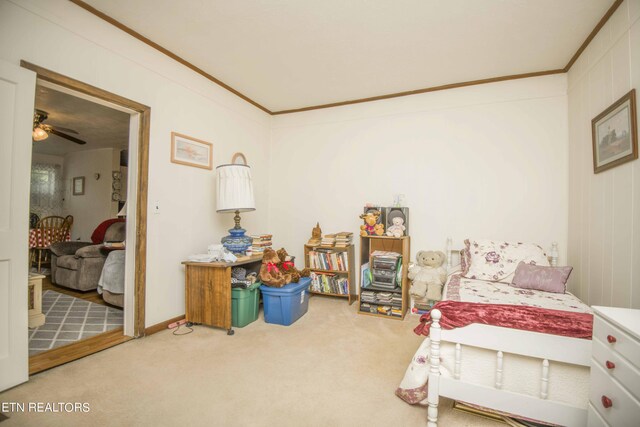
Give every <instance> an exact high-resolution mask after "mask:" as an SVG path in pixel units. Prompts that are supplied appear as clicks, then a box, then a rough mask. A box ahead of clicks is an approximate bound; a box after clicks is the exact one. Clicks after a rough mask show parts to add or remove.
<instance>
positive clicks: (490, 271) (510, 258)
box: [464, 239, 549, 283]
mask: <svg viewBox="0 0 640 427" xmlns="http://www.w3.org/2000/svg"><path fill="white" fill-rule="evenodd" d="M464 243H465V245H466V250H467V251H468V257H469V261H470V265H469V268H468V270H467V272H466V274H464V277H466V278H468V279H478V280H487V281H490V282H505V283H511V281H512V280H513V275H514V273H515V271H516V267H518V264H519V263H520V262H524V263H526V264H531V265H539V266H549V260H548V259H547V254H546V253H545V252H544V250H543V249H542V248H541V247H540V246H538V245H535V244H533V243H520V242H517V243H512V242H496V241H493V240H470V239H467V240H465V241H464Z"/></svg>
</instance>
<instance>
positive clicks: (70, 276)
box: [51, 222, 126, 291]
mask: <svg viewBox="0 0 640 427" xmlns="http://www.w3.org/2000/svg"><path fill="white" fill-rule="evenodd" d="M98 228H100V226H98ZM94 234H95V232H94ZM125 237H126V230H125V223H124V222H114V223H113V224H111V225H109V227H108V228H107V229H106V231H105V234H104V239H102V241H104V242H122V241H124V240H125ZM51 254H52V255H51V281H52V282H53V283H55V284H56V285H59V286H64V287H66V288H71V289H77V290H79V291H89V290H93V289H96V288H97V287H98V281H99V279H100V274H101V273H102V267H103V266H104V262H105V260H106V259H107V256H108V255H109V252H108V251H105V250H103V249H102V244H94V243H92V242H59V243H55V244H53V245H51Z"/></svg>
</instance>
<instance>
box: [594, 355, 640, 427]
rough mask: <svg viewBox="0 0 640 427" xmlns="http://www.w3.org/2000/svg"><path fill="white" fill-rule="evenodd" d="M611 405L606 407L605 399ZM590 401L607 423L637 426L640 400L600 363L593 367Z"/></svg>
mask: <svg viewBox="0 0 640 427" xmlns="http://www.w3.org/2000/svg"><path fill="white" fill-rule="evenodd" d="M605 398H606V399H609V400H610V403H611V406H610V407H609V408H606V407H605V404H604V403H603V399H605ZM589 402H590V404H591V405H593V407H594V408H595V409H596V410H597V411H598V413H600V415H602V418H603V419H604V420H605V421H606V422H607V424H609V425H612V426H615V427H625V426H629V427H636V426H637V425H638V420H640V402H638V401H637V400H636V399H634V398H633V397H632V396H631V394H629V393H628V392H627V391H626V390H625V389H624V388H623V387H622V386H621V385H620V383H618V382H617V381H616V380H614V379H613V378H612V377H611V376H610V375H609V374H608V373H607V372H605V370H604V369H603V368H601V367H600V366H599V365H594V366H592V367H591V390H590V392H589Z"/></svg>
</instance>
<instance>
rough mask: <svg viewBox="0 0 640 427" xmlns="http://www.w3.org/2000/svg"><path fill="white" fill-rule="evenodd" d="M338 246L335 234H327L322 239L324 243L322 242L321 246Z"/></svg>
mask: <svg viewBox="0 0 640 427" xmlns="http://www.w3.org/2000/svg"><path fill="white" fill-rule="evenodd" d="M335 244H336V235H335V234H325V236H324V237H323V238H322V242H320V245H321V246H329V247H330V246H333V245H335Z"/></svg>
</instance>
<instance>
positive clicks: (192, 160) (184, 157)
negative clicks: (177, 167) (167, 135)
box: [171, 132, 213, 170]
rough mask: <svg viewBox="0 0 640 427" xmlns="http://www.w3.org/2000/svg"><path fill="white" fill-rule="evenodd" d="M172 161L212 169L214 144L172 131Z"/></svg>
mask: <svg viewBox="0 0 640 427" xmlns="http://www.w3.org/2000/svg"><path fill="white" fill-rule="evenodd" d="M171 162H173V163H178V164H181V165H187V166H193V167H196V168H203V169H209V170H211V169H213V144H211V143H210V142H206V141H202V140H200V139H196V138H191V137H190V136H187V135H183V134H180V133H177V132H171Z"/></svg>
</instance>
